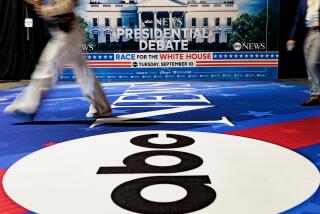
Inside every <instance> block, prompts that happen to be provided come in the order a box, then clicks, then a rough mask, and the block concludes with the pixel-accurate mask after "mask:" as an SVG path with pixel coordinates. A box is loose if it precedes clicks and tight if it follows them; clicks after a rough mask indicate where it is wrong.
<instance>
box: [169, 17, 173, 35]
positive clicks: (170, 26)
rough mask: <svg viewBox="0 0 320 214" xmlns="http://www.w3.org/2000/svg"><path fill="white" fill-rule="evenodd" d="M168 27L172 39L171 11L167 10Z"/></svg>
mask: <svg viewBox="0 0 320 214" xmlns="http://www.w3.org/2000/svg"><path fill="white" fill-rule="evenodd" d="M169 28H170V32H171V33H170V38H171V40H172V11H169Z"/></svg>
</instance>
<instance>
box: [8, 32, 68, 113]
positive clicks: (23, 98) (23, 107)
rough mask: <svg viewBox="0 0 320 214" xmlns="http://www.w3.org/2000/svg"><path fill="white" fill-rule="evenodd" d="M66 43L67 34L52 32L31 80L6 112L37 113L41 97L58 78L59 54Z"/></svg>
mask: <svg viewBox="0 0 320 214" xmlns="http://www.w3.org/2000/svg"><path fill="white" fill-rule="evenodd" d="M64 45H65V35H64V34H63V33H61V32H59V31H58V32H56V31H55V32H52V38H51V39H50V41H49V42H48V43H47V45H46V47H45V49H44V50H43V52H42V54H41V56H40V59H39V61H38V63H37V66H36V68H35V71H34V72H33V74H32V76H31V81H30V83H29V85H28V86H27V87H26V88H25V90H24V91H23V92H22V93H21V94H20V95H18V96H17V98H16V99H15V101H14V102H13V103H12V104H11V105H9V106H7V107H6V108H5V110H4V112H6V113H26V114H35V113H36V111H37V109H38V107H39V105H40V102H41V98H42V97H43V95H44V94H46V93H47V91H48V90H50V89H51V88H52V87H53V86H54V84H55V83H56V81H57V79H58V74H59V71H60V69H61V65H60V64H61V63H63V62H61V61H60V60H61V59H60V60H59V54H60V53H61V51H62V50H63V47H64Z"/></svg>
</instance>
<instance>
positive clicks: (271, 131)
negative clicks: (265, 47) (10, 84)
mask: <svg viewBox="0 0 320 214" xmlns="http://www.w3.org/2000/svg"><path fill="white" fill-rule="evenodd" d="M103 86H104V90H105V92H106V93H107V94H108V97H109V99H110V102H111V103H112V104H113V117H109V118H102V119H97V120H94V119H86V118H85V113H86V111H87V108H88V103H87V101H86V100H85V98H83V97H82V95H81V91H80V90H79V88H78V86H77V85H76V84H73V83H70V84H69V83H68V84H67V83H62V84H59V85H58V86H57V87H56V88H55V89H54V90H52V91H51V92H50V93H49V94H48V96H47V97H46V98H45V99H44V101H43V103H42V105H41V108H40V111H39V113H38V114H37V115H36V117H35V120H34V121H28V120H24V119H22V118H15V117H12V116H8V115H2V116H1V119H2V120H0V135H1V136H0V137H1V138H0V139H1V140H0V171H1V175H2V177H3V176H4V178H3V179H2V177H1V180H2V181H3V182H2V184H3V187H1V188H4V190H5V191H6V193H7V195H6V194H5V192H4V191H0V197H1V198H2V199H3V200H0V201H1V202H0V210H1V209H3V211H1V212H0V213H6V212H7V213H14V214H22V213H33V212H36V213H39V212H40V213H63V212H65V213H70V212H71V209H74V207H75V204H78V205H81V206H78V208H79V210H76V211H75V212H76V213H88V212H90V211H89V209H90V207H91V213H105V212H106V210H108V211H109V212H111V211H110V210H113V212H112V213H132V212H134V213H188V212H194V213H211V212H213V211H215V212H218V213H230V212H231V213H235V210H238V212H237V213H280V212H281V213H288V214H295V213H299V214H300V213H301V214H314V213H320V191H316V190H317V187H318V185H319V173H318V170H317V168H319V166H320V144H319V143H320V142H319V141H320V140H319V139H320V134H319V133H320V126H319V124H320V123H319V122H320V119H319V118H320V109H319V107H302V106H300V102H301V101H303V100H305V99H307V98H308V89H307V87H306V86H303V85H298V84H294V83H289V82H283V81H260V82H258V81H246V82H236V81H234V82H233V81H229V82H228V81H225V82H187V83H178V82H172V83H162V82H154V83H105V84H103ZM19 91H21V89H20V88H19V89H13V90H7V91H3V92H0V110H1V111H2V110H3V109H4V107H5V106H6V105H8V104H9V103H10V102H12V100H13V99H14V97H15V96H16V94H17V93H19ZM145 135H148V136H145ZM157 135H159V137H157ZM167 135H168V136H167ZM138 136H142V137H140V138H139V137H138ZM151 136H152V137H151ZM155 136H156V137H155ZM181 139H182V140H181ZM161 140H162V141H161ZM179 142H181V143H179ZM135 163H139V165H137V164H135ZM5 172H7V173H6V174H5V175H4V173H5ZM98 184H99V185H98ZM191 184H192V185H191ZM194 185H196V186H194ZM15 187H19V188H15ZM195 187H197V188H195ZM195 189H196V190H197V191H195ZM75 190H76V191H75ZM47 192H50V194H46V193H47ZM85 193H86V194H85ZM163 193H165V194H163ZM27 195H28V197H27ZM61 195H62V196H65V197H66V198H74V199H73V200H63V199H64V197H61ZM123 195H126V197H120V196H123ZM199 195H202V197H199ZM9 196H10V197H11V199H10V198H9ZM137 196H139V197H137ZM169 196H170V197H169ZM90 198H91V199H92V200H90ZM93 198H94V200H93ZM125 198H126V199H127V200H126V199H125ZM130 198H135V199H136V201H134V200H130ZM194 198H196V199H197V200H194ZM83 200H86V201H87V203H84V201H83ZM14 201H15V202H14ZM176 201H179V203H178V204H177V203H176ZM267 202H268V203H267ZM1 203H2V205H1ZM230 203H231V204H233V205H232V206H230ZM3 204H4V205H3ZM6 204H8V205H6ZM18 204H20V205H21V206H23V207H25V209H24V208H22V207H21V206H20V205H18ZM57 204H59V205H57ZM139 204H140V205H141V204H144V206H140V205H139ZM159 204H161V205H162V206H159ZM55 205H57V206H55ZM142 207H144V208H143V209H142ZM232 209H234V210H232Z"/></svg>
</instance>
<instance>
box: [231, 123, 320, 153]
mask: <svg viewBox="0 0 320 214" xmlns="http://www.w3.org/2000/svg"><path fill="white" fill-rule="evenodd" d="M227 134H232V135H237V136H243V137H249V138H255V139H258V140H263V141H267V142H270V143H273V144H277V145H280V146H283V147H286V148H288V149H299V148H302V147H306V146H310V145H313V144H318V143H320V117H312V118H307V119H302V120H295V121H290V122H284V123H278V124H274V125H268V126H260V127H256V128H250V129H245V130H238V131H232V132H227Z"/></svg>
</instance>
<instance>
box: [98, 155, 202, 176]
mask: <svg viewBox="0 0 320 214" xmlns="http://www.w3.org/2000/svg"><path fill="white" fill-rule="evenodd" d="M160 155H161V156H163V155H166V156H173V157H177V158H179V159H180V160H181V161H180V163H179V164H177V165H174V166H153V165H150V164H148V163H146V161H145V160H146V159H147V158H150V157H154V156H160ZM123 163H124V165H126V166H123V167H100V168H99V170H98V172H97V174H126V173H130V174H131V173H176V172H184V171H188V170H192V169H195V168H197V167H199V166H201V165H202V163H203V160H202V159H201V158H200V157H198V156H196V155H193V154H190V153H186V152H179V151H166V150H160V151H147V152H139V153H136V154H133V155H130V156H128V157H126V158H125V159H124V160H123Z"/></svg>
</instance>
